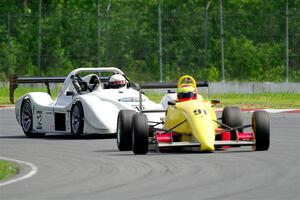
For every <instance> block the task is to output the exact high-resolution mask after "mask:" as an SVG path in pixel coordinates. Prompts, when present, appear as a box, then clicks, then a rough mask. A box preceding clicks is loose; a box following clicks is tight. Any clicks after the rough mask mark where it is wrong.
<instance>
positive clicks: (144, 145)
mask: <svg viewBox="0 0 300 200" xmlns="http://www.w3.org/2000/svg"><path fill="white" fill-rule="evenodd" d="M132 130H133V131H132V150H133V153H134V154H146V153H148V145H149V139H148V138H149V125H148V120H147V116H146V115H145V114H142V113H137V114H135V115H134V116H133V119H132Z"/></svg>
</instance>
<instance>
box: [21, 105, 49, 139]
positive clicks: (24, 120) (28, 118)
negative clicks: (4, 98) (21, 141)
mask: <svg viewBox="0 0 300 200" xmlns="http://www.w3.org/2000/svg"><path fill="white" fill-rule="evenodd" d="M20 115H21V116H20V122H21V127H22V129H23V132H24V134H25V135H26V136H28V137H44V136H45V133H33V132H32V127H33V113H32V109H31V102H30V100H29V99H24V100H23V102H22V105H21V114H20Z"/></svg>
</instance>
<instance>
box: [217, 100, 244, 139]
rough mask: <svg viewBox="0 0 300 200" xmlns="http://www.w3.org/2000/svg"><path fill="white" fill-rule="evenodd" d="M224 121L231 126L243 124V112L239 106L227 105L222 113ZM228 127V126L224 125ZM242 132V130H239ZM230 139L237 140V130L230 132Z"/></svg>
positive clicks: (235, 126)
mask: <svg viewBox="0 0 300 200" xmlns="http://www.w3.org/2000/svg"><path fill="white" fill-rule="evenodd" d="M222 123H223V124H225V125H227V126H229V127H231V128H237V127H241V126H243V118H242V113H241V110H240V108H239V107H237V106H228V107H225V108H224V110H223V113H222ZM223 128H227V127H223ZM239 131H240V132H242V130H239ZM230 139H231V140H236V131H231V132H230Z"/></svg>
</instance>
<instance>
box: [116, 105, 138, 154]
mask: <svg viewBox="0 0 300 200" xmlns="http://www.w3.org/2000/svg"><path fill="white" fill-rule="evenodd" d="M135 113H136V112H135V111H133V110H121V111H120V112H119V115H118V124H117V145H118V149H119V150H120V151H130V150H132V117H133V115H134V114H135Z"/></svg>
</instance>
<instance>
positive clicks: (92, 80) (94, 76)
mask: <svg viewBox="0 0 300 200" xmlns="http://www.w3.org/2000/svg"><path fill="white" fill-rule="evenodd" d="M89 84H94V85H93V86H92V88H90V87H89V86H87V87H88V89H89V90H90V92H92V91H93V90H94V89H95V88H96V86H97V85H99V84H100V80H99V78H98V76H97V75H93V76H92V77H91V79H90V81H89Z"/></svg>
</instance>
